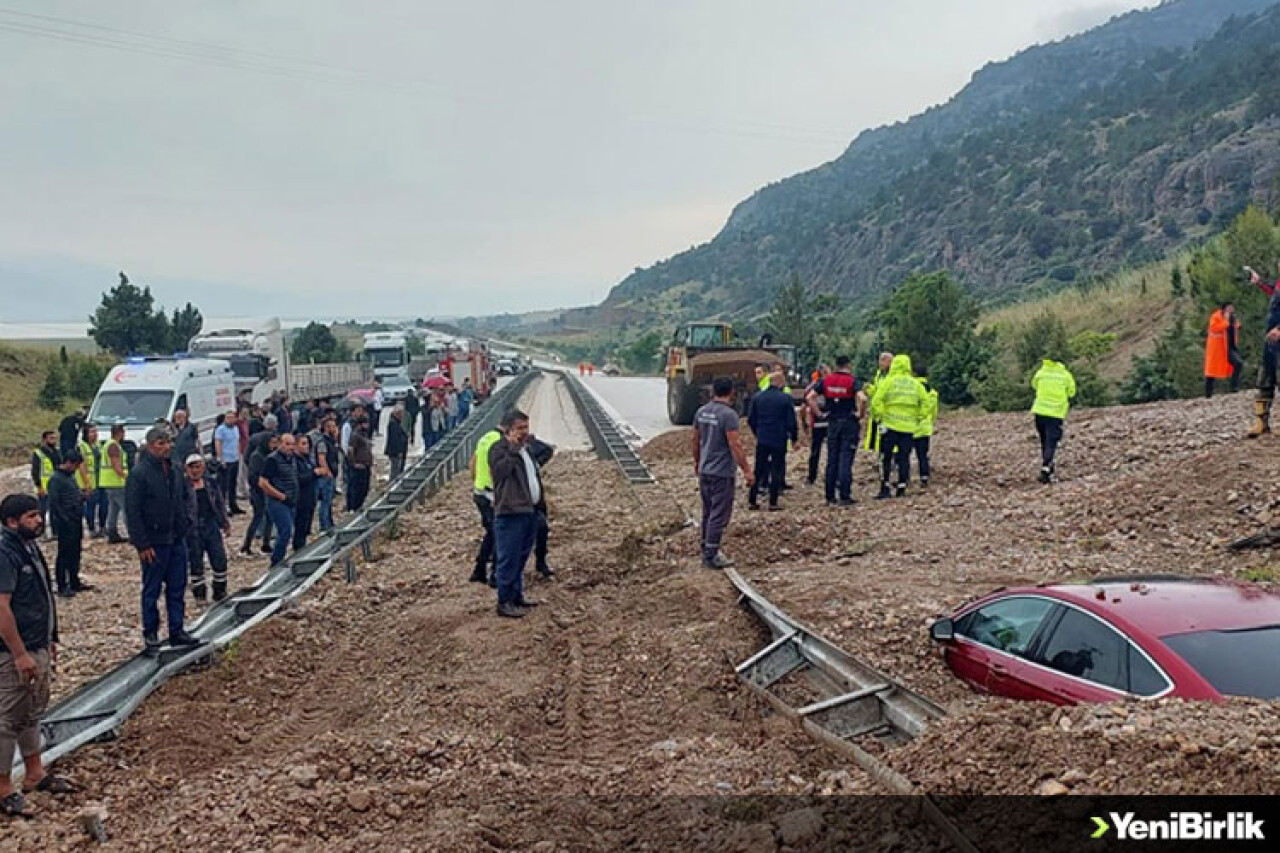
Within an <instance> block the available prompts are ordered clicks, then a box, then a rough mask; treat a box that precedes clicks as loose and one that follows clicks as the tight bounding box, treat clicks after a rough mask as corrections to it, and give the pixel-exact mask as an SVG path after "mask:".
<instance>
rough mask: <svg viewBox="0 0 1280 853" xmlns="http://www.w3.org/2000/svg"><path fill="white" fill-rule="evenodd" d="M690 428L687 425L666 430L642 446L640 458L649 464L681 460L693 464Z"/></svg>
mask: <svg viewBox="0 0 1280 853" xmlns="http://www.w3.org/2000/svg"><path fill="white" fill-rule="evenodd" d="M690 441H692V439H691V438H690V437H689V429H688V428H687V427H684V428H680V429H673V430H670V431H668V432H664V433H663V434H662V435H660V436H658V437H657V438H654V439H651V440H650V441H648V442H646V443H645V446H644V447H642V448H640V458H641V459H643V460H644V461H645V462H646V463H647V464H649V465H652V464H654V463H657V462H681V461H686V462H688V463H689V464H690V465H692V464H693V451H692V450H691V449H690V445H689V442H690Z"/></svg>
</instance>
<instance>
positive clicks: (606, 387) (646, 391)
mask: <svg viewBox="0 0 1280 853" xmlns="http://www.w3.org/2000/svg"><path fill="white" fill-rule="evenodd" d="M582 381H583V382H585V383H586V385H587V387H588V388H590V389H591V391H592V392H593V393H594V394H595V395H596V396H597V397H599V398H600V400H601V402H603V403H604V404H605V407H606V408H609V409H612V410H613V411H612V412H611V413H610V414H612V415H614V418H615V419H616V420H618V421H619V422H621V423H624V424H626V425H627V426H629V427H631V429H632V430H634V431H635V433H636V436H637V437H638V438H639V439H640V441H642V442H645V441H650V440H652V439H654V438H656V437H657V436H659V435H662V434H663V433H664V432H667V431H668V430H672V429H675V427H673V426H672V425H671V422H670V421H669V420H667V383H666V380H665V379H663V378H662V377H661V376H604V375H602V374H600V373H597V374H596V375H595V376H586V377H583V379H582Z"/></svg>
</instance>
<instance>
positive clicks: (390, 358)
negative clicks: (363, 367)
mask: <svg viewBox="0 0 1280 853" xmlns="http://www.w3.org/2000/svg"><path fill="white" fill-rule="evenodd" d="M367 352H368V353H369V360H370V361H372V362H373V366H374V367H399V366H400V365H402V364H404V353H403V352H402V351H401V350H398V349H373V350H368V351H367Z"/></svg>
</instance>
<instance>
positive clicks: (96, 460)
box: [76, 440, 102, 489]
mask: <svg viewBox="0 0 1280 853" xmlns="http://www.w3.org/2000/svg"><path fill="white" fill-rule="evenodd" d="M76 449H77V450H79V451H80V456H81V457H83V459H84V471H85V476H84V477H82V478H80V479H81V483H80V486H81V488H85V489H96V488H98V486H100V485H101V483H100V482H99V480H98V473H99V472H100V471H101V470H102V469H101V464H102V460H101V458H100V456H99V454H100V453H102V448H101V446H99V445H90V444H89V442H87V441H84V440H81V441H79V442H77V443H76ZM86 481H87V482H86Z"/></svg>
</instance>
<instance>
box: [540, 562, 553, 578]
mask: <svg viewBox="0 0 1280 853" xmlns="http://www.w3.org/2000/svg"><path fill="white" fill-rule="evenodd" d="M538 574H540V575H542V576H543V577H544V578H548V579H550V578H553V577H555V576H556V571H555V569H553V568H551V567H550V566H548V565H547V564H546V563H543V564H542V565H541V566H538Z"/></svg>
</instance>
